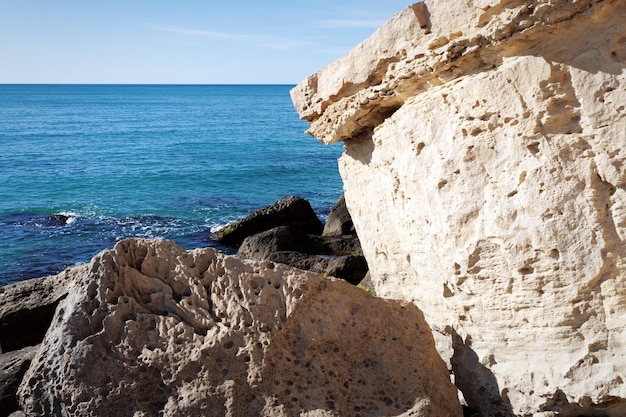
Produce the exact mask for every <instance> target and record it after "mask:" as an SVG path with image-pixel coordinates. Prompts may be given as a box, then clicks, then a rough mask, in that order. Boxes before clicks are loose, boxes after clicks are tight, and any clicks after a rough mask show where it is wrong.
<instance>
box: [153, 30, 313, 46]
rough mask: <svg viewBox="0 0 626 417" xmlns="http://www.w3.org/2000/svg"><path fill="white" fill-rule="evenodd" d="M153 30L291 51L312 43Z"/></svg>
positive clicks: (256, 36) (226, 33)
mask: <svg viewBox="0 0 626 417" xmlns="http://www.w3.org/2000/svg"><path fill="white" fill-rule="evenodd" d="M154 29H155V30H158V31H161V32H169V33H176V34H179V35H185V36H193V37H198V38H206V39H214V40H220V41H231V42H244V43H253V44H256V45H259V46H262V47H265V48H270V49H291V48H297V47H302V46H309V45H311V44H312V42H309V41H299V40H296V39H287V38H281V37H278V36H271V35H255V34H251V35H241V34H235V33H228V32H213V31H208V30H198V29H184V28H177V27H157V28H154Z"/></svg>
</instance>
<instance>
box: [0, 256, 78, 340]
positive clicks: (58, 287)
mask: <svg viewBox="0 0 626 417" xmlns="http://www.w3.org/2000/svg"><path fill="white" fill-rule="evenodd" d="M86 268H87V266H86V265H81V266H77V267H73V268H69V269H66V270H65V271H63V272H61V273H60V274H58V275H52V276H48V277H44V278H35V279H30V280H28V281H22V282H19V283H16V284H12V285H7V286H5V287H1V288H0V349H1V351H2V352H9V351H13V350H18V349H21V348H23V347H25V346H33V345H36V344H39V343H41V341H42V340H43V337H44V335H45V334H46V331H47V330H48V326H49V325H50V322H51V321H52V316H53V315H54V311H55V309H56V307H57V305H58V303H59V301H60V300H61V299H63V298H65V296H66V295H67V292H68V289H69V287H70V285H71V284H73V283H74V281H75V280H76V278H77V277H78V276H80V275H81V274H82V273H84V272H85V270H86Z"/></svg>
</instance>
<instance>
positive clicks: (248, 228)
mask: <svg viewBox="0 0 626 417" xmlns="http://www.w3.org/2000/svg"><path fill="white" fill-rule="evenodd" d="M279 226H289V227H292V228H294V229H296V230H299V231H301V232H302V233H306V234H311V235H320V234H321V233H322V230H323V228H324V226H323V224H322V222H321V221H320V219H319V218H318V217H317V215H316V214H315V212H314V211H313V209H312V208H311V204H309V202H308V201H306V200H304V199H302V198H300V197H294V196H290V197H285V198H283V199H282V200H279V201H277V202H276V203H274V204H272V205H271V206H267V207H264V208H262V209H260V210H258V211H255V212H254V213H252V214H251V215H249V216H248V217H245V218H243V219H240V220H237V221H236V222H234V223H231V224H229V225H228V226H226V227H223V228H222V229H220V230H218V231H217V232H216V233H215V239H216V240H217V241H219V242H221V243H223V244H225V245H231V246H238V245H240V244H241V242H243V240H244V239H245V238H246V237H248V236H252V235H254V234H256V233H260V232H263V231H266V230H269V229H272V228H274V227H279Z"/></svg>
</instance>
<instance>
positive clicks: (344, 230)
mask: <svg viewBox="0 0 626 417" xmlns="http://www.w3.org/2000/svg"><path fill="white" fill-rule="evenodd" d="M355 234H356V232H355V231H354V223H352V217H351V216H350V212H349V211H348V207H346V198H345V196H344V195H342V196H341V197H339V199H338V200H337V202H336V203H335V205H334V206H333V208H332V209H331V210H330V213H329V214H328V219H326V224H325V225H324V231H323V232H322V236H338V235H355Z"/></svg>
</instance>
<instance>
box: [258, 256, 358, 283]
mask: <svg viewBox="0 0 626 417" xmlns="http://www.w3.org/2000/svg"><path fill="white" fill-rule="evenodd" d="M252 259H254V258H252ZM265 260H268V261H272V262H278V263H282V264H285V265H289V266H293V267H294V268H299V269H304V270H306V271H313V272H316V273H318V274H322V275H324V276H326V277H335V278H340V279H343V280H345V281H347V282H349V283H350V284H352V285H357V284H358V283H359V282H361V280H362V279H363V277H364V276H365V274H367V271H368V267H367V261H366V260H365V257H364V256H362V255H360V256H358V255H341V256H324V255H308V254H304V253H301V252H290V251H281V252H274V253H271V254H269V256H268V257H267V258H266V259H265Z"/></svg>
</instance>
